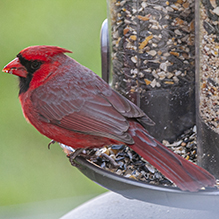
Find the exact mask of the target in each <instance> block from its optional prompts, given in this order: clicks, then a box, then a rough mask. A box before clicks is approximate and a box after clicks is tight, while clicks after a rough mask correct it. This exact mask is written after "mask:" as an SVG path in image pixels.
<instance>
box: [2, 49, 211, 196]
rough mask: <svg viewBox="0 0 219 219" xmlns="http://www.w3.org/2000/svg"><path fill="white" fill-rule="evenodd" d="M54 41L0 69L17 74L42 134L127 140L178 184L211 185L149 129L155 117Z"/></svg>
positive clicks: (25, 105) (66, 139) (75, 142)
mask: <svg viewBox="0 0 219 219" xmlns="http://www.w3.org/2000/svg"><path fill="white" fill-rule="evenodd" d="M66 52H67V53H70V52H71V51H69V50H66V49H63V48H60V47H56V46H31V47H28V48H26V49H24V50H22V51H21V52H20V53H19V54H18V55H17V57H16V58H15V59H14V60H13V61H11V62H10V63H9V64H8V65H6V66H5V67H4V69H3V72H7V73H11V74H14V75H17V76H19V81H20V83H19V87H20V91H19V99H20V102H21V106H22V109H23V114H24V117H25V118H26V119H27V121H29V122H30V123H31V124H32V125H33V126H34V127H35V128H36V129H37V130H38V131H39V132H40V133H42V134H43V135H45V136H47V137H48V138H50V139H53V140H55V141H57V142H60V143H63V144H65V145H68V146H71V147H72V148H74V149H79V148H92V147H103V146H104V145H111V144H121V143H125V144H127V145H128V146H129V147H130V148H132V149H133V150H134V151H135V152H137V153H138V154H139V155H141V156H142V157H143V158H144V159H146V160H147V161H148V162H150V163H151V164H152V165H153V166H155V167H156V168H157V169H158V170H159V171H160V172H161V173H163V174H164V175H165V176H166V177H167V178H169V179H170V180H172V181H173V182H174V183H175V184H176V185H177V186H178V187H179V188H180V189H182V190H188V191H192V192H194V191H198V190H199V189H200V188H201V187H207V186H209V187H213V186H214V185H215V178H214V176H212V175H211V174H210V173H208V172H207V171H206V170H204V169H203V168H201V167H199V166H197V165H195V164H193V163H191V162H189V161H187V160H185V159H184V158H182V157H180V156H179V155H177V154H175V153H173V152H172V151H170V150H169V149H167V148H166V147H165V146H164V145H162V144H161V143H160V142H158V141H157V140H156V139H154V138H153V137H152V136H150V135H149V134H148V132H147V131H146V130H145V128H144V126H145V125H146V124H152V123H153V122H152V121H151V120H150V119H149V118H148V117H147V116H146V115H145V113H144V112H143V111H142V110H141V109H139V108H138V107H137V106H136V105H134V104H133V103H132V102H130V101H129V100H128V99H126V98H125V97H123V96H122V95H120V94H119V93H117V92H116V91H114V90H113V89H112V88H111V87H110V86H109V85H108V84H107V83H106V82H104V81H103V80H102V79H101V78H100V77H98V76H97V75H96V74H95V73H93V72H92V71H91V70H89V69H88V68H86V67H84V66H82V65H81V64H79V63H78V62H76V61H75V60H74V59H72V58H70V57H69V56H66V55H65V54H64V53H66Z"/></svg>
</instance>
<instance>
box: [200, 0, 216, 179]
mask: <svg viewBox="0 0 219 219" xmlns="http://www.w3.org/2000/svg"><path fill="white" fill-rule="evenodd" d="M196 15H197V16H196V30H197V33H196V36H197V40H196V42H197V45H196V48H197V52H196V53H197V56H196V57H197V62H196V63H197V66H196V79H197V83H196V84H197V86H196V87H197V92H196V101H197V103H196V108H197V143H198V162H199V164H200V165H201V166H202V167H204V168H205V169H207V170H208V171H209V172H211V173H212V174H214V175H215V176H216V177H219V1H217V0H202V1H197V2H196ZM198 38H199V39H198Z"/></svg>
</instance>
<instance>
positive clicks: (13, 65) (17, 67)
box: [2, 58, 28, 78]
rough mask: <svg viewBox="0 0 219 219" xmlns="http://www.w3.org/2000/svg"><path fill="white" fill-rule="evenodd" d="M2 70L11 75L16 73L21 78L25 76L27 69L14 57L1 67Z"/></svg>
mask: <svg viewBox="0 0 219 219" xmlns="http://www.w3.org/2000/svg"><path fill="white" fill-rule="evenodd" d="M2 71H3V72H6V73H9V74H13V75H17V76H20V77H23V78H26V77H27V74H28V73H27V70H26V68H25V67H24V66H23V65H21V63H20V61H19V59H18V58H15V59H14V60H12V61H11V62H9V63H8V64H7V65H6V66H5V67H4V68H3V69H2Z"/></svg>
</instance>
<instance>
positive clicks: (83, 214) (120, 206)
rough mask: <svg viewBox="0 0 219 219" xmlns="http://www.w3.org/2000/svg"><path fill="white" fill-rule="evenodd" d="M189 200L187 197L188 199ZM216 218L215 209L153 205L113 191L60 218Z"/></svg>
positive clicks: (216, 212)
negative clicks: (203, 209)
mask: <svg viewBox="0 0 219 219" xmlns="http://www.w3.org/2000/svg"><path fill="white" fill-rule="evenodd" d="M188 202H189V199H188ZM72 218H78V219H87V218H89V219H120V218H121V219H124V218H125V219H135V218H138V219H141V218H142V219H147V218H151V219H152V218H153V219H156V218H159V219H160V218H162V219H185V218H189V219H202V218H203V219H206V218H211V219H218V218H219V210H217V211H199V210H189V209H180V208H172V207H166V206H161V205H155V204H151V203H147V202H142V201H138V200H130V199H127V198H124V197H123V196H121V195H119V194H116V193H114V192H107V193H105V194H102V195H100V196H98V197H96V198H94V199H91V200H90V201H88V202H86V203H84V204H82V205H81V206H79V207H77V208H75V209H74V210H72V211H70V212H69V213H67V214H66V215H64V216H63V217H62V218H61V219H72Z"/></svg>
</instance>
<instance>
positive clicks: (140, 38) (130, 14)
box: [107, 0, 195, 141]
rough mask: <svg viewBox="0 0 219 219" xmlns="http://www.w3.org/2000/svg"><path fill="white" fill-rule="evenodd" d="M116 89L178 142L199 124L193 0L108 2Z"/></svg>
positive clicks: (157, 133) (161, 135)
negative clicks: (196, 109) (181, 136)
mask: <svg viewBox="0 0 219 219" xmlns="http://www.w3.org/2000/svg"><path fill="white" fill-rule="evenodd" d="M107 1H108V14H109V16H108V20H109V22H108V23H109V26H110V38H111V40H110V46H111V60H112V70H111V72H112V86H113V88H114V89H116V90H117V91H118V92H120V93H121V94H123V95H124V96H126V97H127V98H129V99H130V100H131V101H133V102H134V103H136V104H137V105H138V106H139V107H140V108H141V109H143V110H144V111H145V113H146V114H147V115H148V116H150V118H151V119H152V120H153V121H154V122H155V123H156V125H155V126H151V127H147V129H148V131H149V132H150V133H151V134H152V135H153V136H154V137H156V138H157V139H159V140H162V139H166V140H169V141H173V140H175V139H176V138H177V136H179V135H180V134H181V133H182V132H183V131H184V130H186V129H187V128H190V127H191V126H193V125H194V124H195V47H194V32H195V28H194V26H195V24H194V19H195V14H194V11H195V7H194V4H195V3H194V1H180V0H174V1H166V0H165V1H163V0H159V1H155V0H147V1H145V0H122V1H121V0H107Z"/></svg>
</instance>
